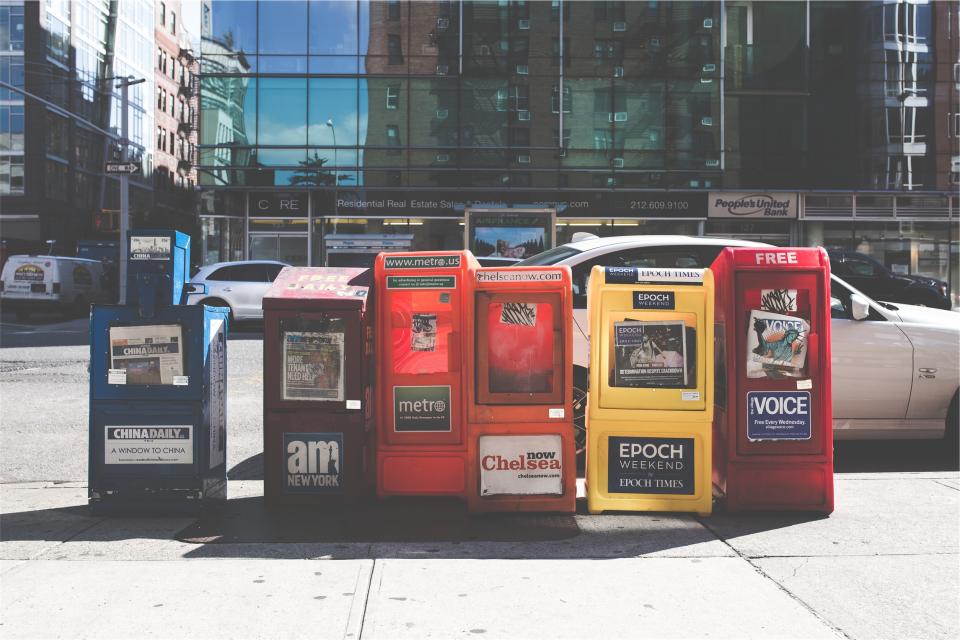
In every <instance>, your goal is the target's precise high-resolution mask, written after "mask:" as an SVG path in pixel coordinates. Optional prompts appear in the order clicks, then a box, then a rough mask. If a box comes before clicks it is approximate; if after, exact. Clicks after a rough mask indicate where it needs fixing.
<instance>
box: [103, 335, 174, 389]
mask: <svg viewBox="0 0 960 640" xmlns="http://www.w3.org/2000/svg"><path fill="white" fill-rule="evenodd" d="M110 368H111V369H122V370H124V371H126V374H127V375H126V384H128V385H138V384H171V385H172V384H173V383H174V379H175V378H179V377H180V376H183V375H184V370H183V330H182V328H181V327H180V325H178V324H151V325H129V326H118V327H110Z"/></svg>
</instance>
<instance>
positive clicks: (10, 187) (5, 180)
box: [0, 156, 23, 196]
mask: <svg viewBox="0 0 960 640" xmlns="http://www.w3.org/2000/svg"><path fill="white" fill-rule="evenodd" d="M0 195H5V196H7V195H23V156H3V157H0Z"/></svg>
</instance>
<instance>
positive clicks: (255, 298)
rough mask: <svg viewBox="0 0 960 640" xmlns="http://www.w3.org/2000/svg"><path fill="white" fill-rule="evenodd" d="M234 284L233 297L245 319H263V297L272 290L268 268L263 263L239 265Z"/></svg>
mask: <svg viewBox="0 0 960 640" xmlns="http://www.w3.org/2000/svg"><path fill="white" fill-rule="evenodd" d="M236 269H237V270H236V272H235V276H236V279H235V281H234V283H233V287H232V289H233V291H232V293H233V295H234V296H235V299H236V300H237V306H238V307H239V308H241V309H242V311H241V312H240V315H241V316H242V317H244V318H249V319H257V318H263V296H264V294H266V293H267V289H269V288H270V282H271V281H270V280H268V279H267V267H266V265H265V264H264V263H263V262H248V263H246V264H241V265H237V267H236Z"/></svg>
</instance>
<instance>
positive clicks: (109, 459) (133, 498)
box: [88, 230, 229, 514]
mask: <svg viewBox="0 0 960 640" xmlns="http://www.w3.org/2000/svg"><path fill="white" fill-rule="evenodd" d="M129 240H130V245H129V248H130V269H129V271H128V282H127V284H128V290H129V292H130V299H131V300H132V301H133V303H132V304H129V305H95V306H94V307H93V309H92V311H91V315H90V422H89V430H90V431H89V443H90V449H89V489H88V498H89V503H90V505H91V508H92V509H93V511H94V513H97V514H112V513H117V514H120V513H123V514H126V513H142V514H159V513H182V512H193V511H196V510H197V509H198V508H199V507H201V506H203V505H204V504H206V503H207V502H209V501H210V500H218V499H225V498H226V490H227V486H226V373H227V370H226V366H227V364H226V347H227V319H228V313H229V311H228V310H227V309H222V308H217V307H206V306H185V305H181V304H179V303H180V301H181V300H182V295H183V289H184V285H185V284H186V278H187V265H189V257H190V247H189V240H190V239H189V237H188V236H186V235H184V234H182V233H179V232H176V231H154V230H151V231H135V232H132V233H131V234H130V239H129Z"/></svg>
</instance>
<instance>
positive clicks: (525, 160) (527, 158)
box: [517, 154, 530, 164]
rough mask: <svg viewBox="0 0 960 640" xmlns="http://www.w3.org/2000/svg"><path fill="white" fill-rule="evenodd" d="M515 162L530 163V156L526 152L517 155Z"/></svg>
mask: <svg viewBox="0 0 960 640" xmlns="http://www.w3.org/2000/svg"><path fill="white" fill-rule="evenodd" d="M517 164H530V156H528V155H526V154H523V155H519V156H517Z"/></svg>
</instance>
